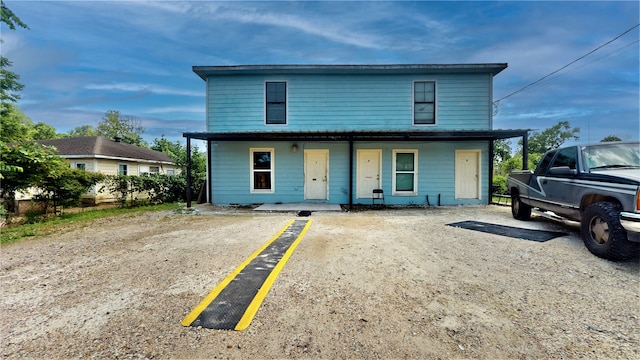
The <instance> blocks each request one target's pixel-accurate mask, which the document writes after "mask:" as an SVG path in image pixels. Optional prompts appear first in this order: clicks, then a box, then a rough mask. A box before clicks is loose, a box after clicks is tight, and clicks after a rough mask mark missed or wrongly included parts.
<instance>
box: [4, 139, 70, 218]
mask: <svg viewBox="0 0 640 360" xmlns="http://www.w3.org/2000/svg"><path fill="white" fill-rule="evenodd" d="M0 153H2V164H0V177H2V186H1V187H0V195H1V197H2V198H3V199H5V200H10V201H8V202H6V204H8V205H12V204H13V199H14V198H15V193H16V192H17V191H23V190H27V189H29V188H31V187H37V186H39V185H41V184H42V183H43V182H44V179H45V178H46V177H55V176H58V175H59V174H61V173H62V172H63V171H64V170H65V169H66V168H68V167H69V166H68V165H67V164H66V163H65V161H64V159H63V158H61V157H59V156H57V155H56V153H55V149H54V148H53V147H50V146H44V145H40V144H38V143H33V142H32V143H23V144H16V145H13V146H8V145H7V144H5V143H0ZM17 169H19V170H17Z"/></svg>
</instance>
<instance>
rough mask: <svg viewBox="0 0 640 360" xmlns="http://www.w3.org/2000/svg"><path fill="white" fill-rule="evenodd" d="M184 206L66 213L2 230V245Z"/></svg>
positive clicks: (0, 232)
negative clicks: (72, 226) (109, 219)
mask: <svg viewBox="0 0 640 360" xmlns="http://www.w3.org/2000/svg"><path fill="white" fill-rule="evenodd" d="M183 205H184V204H182V203H168V204H160V205H149V206H141V207H134V208H111V209H100V210H86V211H82V212H76V213H66V214H63V215H60V216H57V217H55V218H53V219H50V220H47V221H43V222H37V223H33V224H24V225H19V226H12V227H8V228H5V229H2V230H0V244H10V243H13V242H16V241H19V240H22V239H24V238H29V237H37V236H45V235H49V234H53V233H55V232H57V231H61V230H63V229H64V228H65V225H69V224H72V223H82V222H89V221H92V220H96V219H100V218H105V217H110V216H117V215H122V214H130V213H137V212H145V211H163V210H176V209H178V208H179V207H181V206H183Z"/></svg>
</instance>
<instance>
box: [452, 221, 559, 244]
mask: <svg viewBox="0 0 640 360" xmlns="http://www.w3.org/2000/svg"><path fill="white" fill-rule="evenodd" d="M447 225H448V226H453V227H458V228H463V229H468V230H476V231H481V232H485V233H489V234H496V235H502V236H508V237H512V238H517V239H524V240H530V241H537V242H545V241H549V240H551V239H553V238H556V237H560V236H565V235H568V234H567V233H563V232H559V231H546V230H532V229H523V228H518V227H513V226H505V225H497V224H489V223H484V222H480V221H472V220H467V221H460V222H456V223H451V224H447Z"/></svg>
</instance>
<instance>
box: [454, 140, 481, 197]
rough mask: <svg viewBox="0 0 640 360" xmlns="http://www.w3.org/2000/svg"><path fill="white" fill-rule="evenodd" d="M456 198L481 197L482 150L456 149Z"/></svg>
mask: <svg viewBox="0 0 640 360" xmlns="http://www.w3.org/2000/svg"><path fill="white" fill-rule="evenodd" d="M455 176H456V199H479V198H480V150H456V175H455Z"/></svg>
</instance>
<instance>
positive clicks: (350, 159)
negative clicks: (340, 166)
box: [349, 136, 353, 211]
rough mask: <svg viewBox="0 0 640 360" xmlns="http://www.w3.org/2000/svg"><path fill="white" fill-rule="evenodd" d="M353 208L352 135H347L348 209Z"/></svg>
mask: <svg viewBox="0 0 640 360" xmlns="http://www.w3.org/2000/svg"><path fill="white" fill-rule="evenodd" d="M351 210H353V137H352V136H349V211H351Z"/></svg>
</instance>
